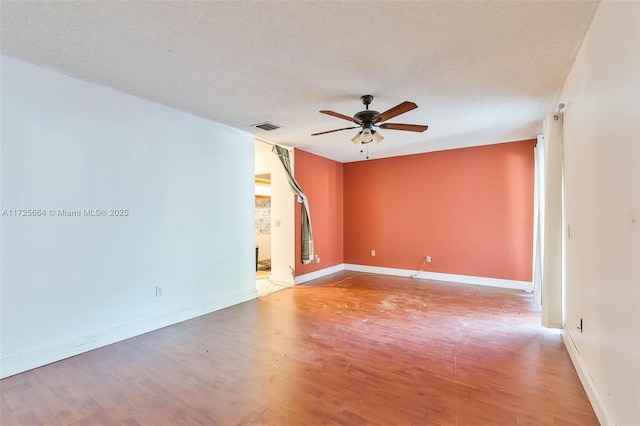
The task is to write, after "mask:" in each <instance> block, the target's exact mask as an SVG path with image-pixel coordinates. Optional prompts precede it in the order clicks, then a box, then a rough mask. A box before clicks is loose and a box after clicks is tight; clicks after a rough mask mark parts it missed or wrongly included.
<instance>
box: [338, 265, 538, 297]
mask: <svg viewBox="0 0 640 426" xmlns="http://www.w3.org/2000/svg"><path fill="white" fill-rule="evenodd" d="M344 269H345V270H347V271H358V272H370V273H373V274H384V275H395V276H398V277H413V278H417V279H423V280H434V281H447V282H452V283H460V284H473V285H482V286H489V287H499V288H510V289H514V290H524V291H532V290H533V284H532V283H531V282H530V281H516V280H505V279H501V278H487V277H475V276H471V275H456V274H443V273H440V272H428V271H415V270H412V269H397V268H385V267H381V266H369V265H354V264H349V263H347V264H345V265H344Z"/></svg>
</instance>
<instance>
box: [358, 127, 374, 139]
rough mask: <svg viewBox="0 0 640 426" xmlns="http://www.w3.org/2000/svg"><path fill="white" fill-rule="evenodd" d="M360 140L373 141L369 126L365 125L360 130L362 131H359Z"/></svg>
mask: <svg viewBox="0 0 640 426" xmlns="http://www.w3.org/2000/svg"><path fill="white" fill-rule="evenodd" d="M360 140H361V141H362V143H369V142H371V141H373V133H371V129H370V128H368V127H365V128H364V129H363V130H362V133H360Z"/></svg>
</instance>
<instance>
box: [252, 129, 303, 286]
mask: <svg viewBox="0 0 640 426" xmlns="http://www.w3.org/2000/svg"><path fill="white" fill-rule="evenodd" d="M271 150H272V145H270V144H268V143H265V142H261V141H259V140H256V141H255V170H254V175H255V183H256V185H255V187H256V247H257V250H256V290H257V292H258V296H263V295H265V294H269V293H272V292H274V291H278V290H282V289H283V288H286V287H289V286H292V285H293V284H294V272H295V270H294V265H295V263H294V257H295V246H294V239H295V233H294V225H295V198H294V195H293V193H292V192H291V189H290V188H289V182H288V180H287V176H286V173H285V170H284V168H283V167H282V164H281V163H280V160H279V159H278V157H277V156H276V155H275V154H274V153H273V152H272V151H271ZM292 160H293V159H292ZM263 191H264V195H263ZM267 191H268V192H267ZM258 215H260V217H259V218H258ZM258 221H260V223H258ZM265 221H268V223H265Z"/></svg>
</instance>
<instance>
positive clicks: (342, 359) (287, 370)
mask: <svg viewBox="0 0 640 426" xmlns="http://www.w3.org/2000/svg"><path fill="white" fill-rule="evenodd" d="M539 324H540V311H539V309H538V308H537V307H536V306H535V305H534V304H533V300H532V296H531V295H530V294H526V293H524V292H521V291H515V290H504V289H493V288H487V287H477V286H471V285H457V284H451V283H440V282H432V281H424V280H413V279H410V278H397V277H389V276H379V275H369V274H356V273H349V272H341V273H338V274H334V275H332V276H328V277H324V278H322V279H319V280H316V281H312V282H310V283H307V284H305V285H301V286H296V287H292V288H288V289H285V290H282V291H280V292H277V293H273V294H270V295H268V296H265V297H261V298H259V299H256V300H253V301H249V302H246V303H243V304H240V305H237V306H233V307H230V308H227V309H224V310H221V311H217V312H214V313H212V314H209V315H205V316H202V317H199V318H196V319H193V320H189V321H185V322H182V323H180V324H176V325H173V326H171V327H166V328H163V329H160V330H156V331H154V332H151V333H147V334H145V335H142V336H138V337H136V338H133V339H129V340H126V341H123V342H119V343H116V344H114V345H110V346H107V347H104V348H101V349H98V350H95V351H92V352H89V353H86V354H82V355H79V356H76V357H73V358H70V359H67V360H63V361H60V362H57V363H54V364H50V365H47V366H44V367H41V368H38V369H35V370H32V371H29V372H26V373H22V374H18V375H16V376H12V377H9V378H6V379H4V380H2V381H0V401H1V403H2V405H1V408H2V418H1V419H0V423H2V424H3V425H5V424H7V425H23V424H29V425H36V424H44V425H65V426H69V425H76V426H77V425H85V424H87V425H88V424H90V425H96V424H118V425H203V424H206V425H215V424H219V425H255V424H264V425H302V424H305V425H306V424H328V425H332V424H333V425H412V424H415V425H457V424H461V425H462V424H471V425H482V424H501V425H502V424H504V425H543V424H564V425H596V424H598V422H597V419H596V417H595V415H594V412H593V410H592V408H591V406H590V404H589V401H588V399H587V397H586V394H585V392H584V390H583V388H582V386H581V385H580V382H579V380H578V377H577V375H576V373H575V370H574V369H573V366H572V364H571V361H570V359H569V356H568V354H567V352H566V350H565V348H564V346H563V343H562V340H561V337H560V335H559V334H558V332H557V331H550V330H547V329H544V328H542V327H540V325H539Z"/></svg>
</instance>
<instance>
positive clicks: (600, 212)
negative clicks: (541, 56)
mask: <svg viewBox="0 0 640 426" xmlns="http://www.w3.org/2000/svg"><path fill="white" fill-rule="evenodd" d="M560 101H562V102H564V103H565V104H567V107H566V112H565V116H564V140H565V142H564V143H565V182H566V183H565V190H566V201H565V203H566V221H567V224H568V225H569V226H570V227H571V236H570V238H568V239H567V241H566V293H565V297H566V311H565V312H566V314H565V328H566V332H567V333H568V335H569V336H570V338H571V340H572V341H573V342H574V343H575V346H576V348H577V351H576V361H577V364H578V365H577V367H578V369H579V370H583V371H582V373H583V377H584V378H585V379H586V385H585V387H586V388H587V390H588V392H591V393H592V395H591V396H592V402H593V403H594V406H595V408H596V411H597V412H599V414H600V416H599V417H600V420H601V422H603V423H604V424H609V423H615V424H618V425H638V424H640V403H639V401H640V269H639V268H640V266H639V265H640V231H639V226H640V214H639V213H640V174H639V169H640V3H638V2H608V1H605V2H602V3H601V4H600V6H599V9H598V11H597V13H596V15H595V17H594V20H593V23H592V24H591V27H590V29H589V31H588V33H587V36H586V38H585V40H584V42H583V45H582V47H581V49H580V52H579V54H578V57H577V59H576V61H575V63H574V65H573V67H572V69H571V72H570V74H569V76H568V78H567V80H566V82H565V86H564V89H563V91H562V95H561V98H560ZM580 318H582V319H583V328H584V332H583V333H580V331H579V330H578V329H577V327H578V325H579V322H580ZM569 343H570V341H569ZM589 388H591V389H589Z"/></svg>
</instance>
